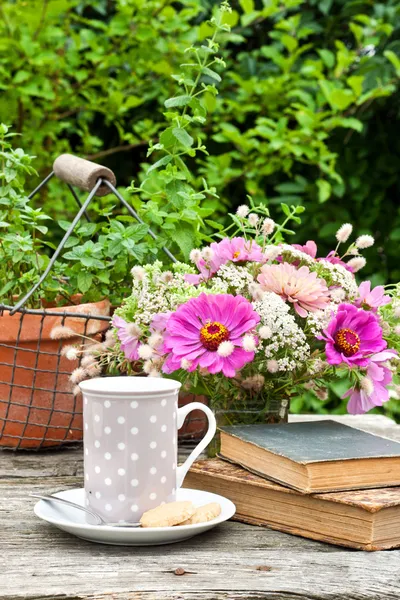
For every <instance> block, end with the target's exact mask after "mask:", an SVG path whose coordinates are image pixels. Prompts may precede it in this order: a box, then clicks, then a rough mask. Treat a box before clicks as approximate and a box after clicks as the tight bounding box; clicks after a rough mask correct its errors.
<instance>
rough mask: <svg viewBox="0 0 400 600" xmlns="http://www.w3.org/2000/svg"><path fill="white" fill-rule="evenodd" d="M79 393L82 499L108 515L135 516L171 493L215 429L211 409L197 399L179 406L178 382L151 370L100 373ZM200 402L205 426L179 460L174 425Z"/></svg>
mask: <svg viewBox="0 0 400 600" xmlns="http://www.w3.org/2000/svg"><path fill="white" fill-rule="evenodd" d="M79 385H80V388H81V390H82V393H83V419H84V472H85V492H86V504H87V505H88V506H89V507H90V508H92V509H93V510H94V511H95V512H97V513H98V514H99V515H100V516H101V517H102V518H103V519H104V520H105V521H107V522H117V521H130V522H136V521H138V520H139V519H140V517H141V516H142V514H143V513H144V512H145V511H146V510H149V509H151V508H154V507H155V506H158V505H160V504H162V503H164V502H173V501H174V500H176V490H177V488H179V487H181V485H182V482H183V479H184V477H185V475H186V473H187V472H188V470H189V468H190V467H191V465H192V464H193V462H194V461H195V459H196V458H197V457H198V456H199V454H200V453H201V452H202V451H203V450H204V449H205V448H206V446H207V445H208V444H209V443H210V441H211V440H212V438H213V437H214V435H215V431H216V422H215V417H214V415H213V413H212V411H211V410H210V409H209V408H208V407H207V406H204V404H201V403H200V402H192V403H190V404H187V405H186V406H184V407H182V408H178V393H179V388H180V387H181V384H180V383H179V382H178V381H174V380H171V379H163V378H155V377H98V378H95V379H90V380H87V381H83V382H82V383H80V384H79ZM192 410H202V411H203V412H205V414H206V415H207V418H208V431H207V433H206V435H205V436H204V437H203V439H202V440H201V441H200V442H199V444H198V445H197V446H196V448H195V449H194V450H193V451H192V453H191V454H190V456H189V457H188V458H187V459H186V461H185V463H184V464H183V465H182V466H178V465H177V452H178V450H177V439H178V429H180V427H182V425H183V422H184V420H185V417H186V415H187V414H188V413H189V412H191V411H192Z"/></svg>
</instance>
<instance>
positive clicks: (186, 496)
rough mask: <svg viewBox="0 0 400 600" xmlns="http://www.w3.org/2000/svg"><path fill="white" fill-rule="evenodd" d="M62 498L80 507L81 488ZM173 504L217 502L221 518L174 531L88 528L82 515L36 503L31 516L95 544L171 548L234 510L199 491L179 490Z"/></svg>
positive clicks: (62, 494) (220, 499)
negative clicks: (179, 501) (181, 501)
mask: <svg viewBox="0 0 400 600" xmlns="http://www.w3.org/2000/svg"><path fill="white" fill-rule="evenodd" d="M54 495H55V496H59V497H60V498H65V499H66V500H70V501H71V502H75V503H76V504H80V505H81V506H84V502H85V491H84V489H83V488H75V489H72V490H66V491H65V492H59V493H58V494H54ZM177 500H190V501H191V502H193V504H194V505H195V506H203V504H208V503H209V502H218V503H219V504H220V506H221V514H220V515H219V517H217V518H216V519H213V521H209V522H208V523H198V524H196V525H178V526H176V527H152V528H141V527H137V528H134V527H110V526H107V525H89V524H88V523H87V522H86V516H85V513H83V512H81V511H79V510H76V509H75V510H74V509H73V508H70V507H68V506H63V505H62V504H56V503H55V502H54V503H50V502H46V501H45V500H39V502H38V503H37V504H36V505H35V509H34V510H35V514H36V516H37V517H39V518H40V519H43V520H44V521H47V523H51V524H52V525H55V526H56V527H58V528H59V529H62V530H63V531H67V532H68V533H72V534H73V535H76V536H77V537H79V538H82V539H84V540H87V541H89V542H97V543H99V544H113V545H117V546H157V545H159V544H173V543H175V542H181V541H183V540H187V539H189V538H191V537H193V536H194V535H198V534H199V533H203V532H204V531H207V530H208V529H212V528H213V527H215V526H216V525H218V524H219V523H223V522H224V521H227V520H228V519H230V518H231V517H233V515H234V514H235V511H236V507H235V505H234V504H233V502H231V501H230V500H228V499H227V498H224V497H223V496H219V495H218V494H211V493H210V492H201V491H199V490H190V489H182V488H181V489H179V490H177Z"/></svg>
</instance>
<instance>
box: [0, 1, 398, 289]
mask: <svg viewBox="0 0 400 600" xmlns="http://www.w3.org/2000/svg"><path fill="white" fill-rule="evenodd" d="M213 4H215V2H202V1H201V0H185V1H183V2H171V1H165V0H147V1H143V0H124V1H122V0H120V1H115V2H112V1H109V0H97V2H87V1H80V0H50V1H49V2H46V3H43V2H42V1H41V0H31V2H29V3H19V2H14V1H13V0H6V1H5V2H3V3H2V6H1V7H0V11H1V17H2V18H1V20H0V75H1V80H0V89H1V91H2V93H1V95H0V114H1V116H2V120H3V121H6V122H8V123H9V124H13V125H14V126H15V127H16V128H17V130H18V131H19V132H21V133H23V135H24V147H25V148H26V150H27V151H29V152H30V153H31V154H32V153H33V154H35V155H36V156H37V161H36V166H37V168H38V170H39V171H40V173H41V174H42V175H43V174H45V173H46V172H47V171H48V169H49V167H50V165H51V161H52V160H53V159H54V158H55V157H56V156H57V155H58V154H60V153H62V152H65V151H72V152H75V153H78V154H80V155H83V156H89V157H92V158H93V159H95V160H99V161H101V162H103V163H105V164H107V165H108V166H110V167H111V168H112V169H114V170H115V171H116V174H117V177H118V181H119V184H120V185H122V186H124V185H127V184H129V182H130V181H131V179H132V178H137V177H143V163H144V161H145V160H146V159H145V154H146V148H147V144H148V142H149V140H157V135H158V132H159V130H160V127H161V126H162V119H163V117H162V112H163V102H164V100H165V98H167V97H168V96H170V95H171V93H172V92H173V90H174V86H175V82H174V80H173V79H172V78H171V75H172V74H173V73H175V72H176V71H177V69H178V65H179V63H180V62H182V60H185V57H183V55H182V51H183V48H185V47H187V46H188V45H189V44H190V43H194V42H196V41H198V40H201V39H203V38H205V37H206V36H207V33H208V25H207V24H206V18H207V17H208V16H209V13H210V10H212V5H213ZM232 6H233V8H234V11H233V13H232V14H231V15H230V24H231V25H232V26H233V33H232V34H231V35H230V36H229V38H228V36H227V38H228V39H227V40H226V44H225V47H224V53H225V56H226V60H227V72H226V74H225V77H224V79H223V82H222V84H221V85H220V90H219V91H220V94H219V96H218V97H217V98H216V99H215V98H214V97H212V96H210V97H209V99H208V109H209V110H210V111H211V116H210V118H209V121H208V125H207V128H206V134H207V136H208V138H209V141H208V147H209V151H210V157H209V158H208V159H206V160H205V161H203V162H202V163H201V164H198V165H197V168H198V174H199V176H200V175H204V174H206V176H207V180H208V182H209V184H211V185H215V186H216V188H217V190H218V192H219V194H220V196H221V201H220V203H219V205H217V206H216V208H217V212H216V216H218V217H219V219H221V218H223V216H224V214H225V213H226V209H227V207H230V208H233V207H235V206H236V205H238V204H239V203H241V202H243V200H244V198H245V195H246V194H247V193H248V194H251V195H252V196H253V197H255V198H256V199H257V200H259V201H263V200H265V199H267V200H268V201H269V203H270V204H272V205H273V204H274V203H276V204H279V203H280V202H281V201H285V202H290V203H303V204H304V205H306V206H307V209H308V210H307V213H306V220H305V222H304V226H303V227H302V229H301V231H300V233H299V236H300V238H301V240H303V241H305V240H307V239H309V238H318V239H319V240H321V245H322V247H321V252H326V251H328V250H329V249H330V244H331V239H332V234H333V232H334V231H335V230H336V228H337V226H338V225H339V224H340V223H341V222H343V221H351V222H353V223H354V224H355V225H356V227H357V231H358V232H366V231H370V232H372V233H373V234H374V235H375V236H376V237H377V240H378V242H379V253H378V255H375V251H374V250H371V251H370V252H369V254H370V259H371V260H370V263H369V265H368V267H367V270H366V271H365V272H366V273H367V274H370V275H371V274H373V275H374V281H375V282H378V281H381V280H383V279H388V278H389V279H390V280H392V281H394V280H398V279H399V277H400V268H399V266H398V260H397V244H398V241H399V239H400V218H399V210H398V207H397V204H398V202H397V200H398V193H399V184H398V178H397V169H398V167H397V163H398V156H399V154H400V147H399V136H398V134H397V132H398V130H399V91H398V90H399V76H400V58H399V56H400V39H399V33H400V3H399V2H396V1H394V0H389V1H387V2H384V3H376V2H375V3H371V2H362V1H348V0H320V1H318V0H310V1H309V2H305V1H303V0H284V1H278V0H268V1H267V0H265V1H264V2H261V1H260V2H256V1H253V0H240V1H239V2H233V3H232ZM202 135H204V133H202ZM141 165H142V166H141ZM199 180H200V177H199ZM32 184H33V182H32ZM42 201H44V202H45V205H46V206H45V209H46V210H47V211H48V212H50V214H52V215H53V216H55V217H57V218H60V216H62V217H63V218H68V216H70V214H71V213H72V211H73V210H74V205H73V202H72V200H71V199H70V198H69V196H66V195H65V192H64V191H62V190H60V188H59V186H58V185H57V183H54V184H53V185H52V186H51V190H50V193H49V195H48V196H47V197H46V196H44V198H43V197H42ZM321 205H322V206H321ZM139 208H140V206H139ZM218 212H219V214H218ZM157 225H158V224H156V226H157ZM53 235H54V238H55V239H58V237H59V235H60V232H59V231H58V230H56V228H55V227H54V230H53ZM383 246H384V247H383Z"/></svg>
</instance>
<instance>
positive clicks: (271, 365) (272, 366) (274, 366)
mask: <svg viewBox="0 0 400 600" xmlns="http://www.w3.org/2000/svg"><path fill="white" fill-rule="evenodd" d="M278 369H279V365H278V362H277V361H276V360H274V359H273V358H271V359H270V360H267V370H268V371H269V372H270V373H276V372H277V370H278Z"/></svg>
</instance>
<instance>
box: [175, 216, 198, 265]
mask: <svg viewBox="0 0 400 600" xmlns="http://www.w3.org/2000/svg"><path fill="white" fill-rule="evenodd" d="M195 242H196V238H195V235H194V230H193V227H192V225H189V223H184V222H182V223H179V225H178V235H177V236H176V243H177V244H178V246H179V248H180V250H181V252H182V254H183V256H184V258H185V260H188V259H189V254H190V252H191V250H193V248H194V247H195V246H196V244H195Z"/></svg>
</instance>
